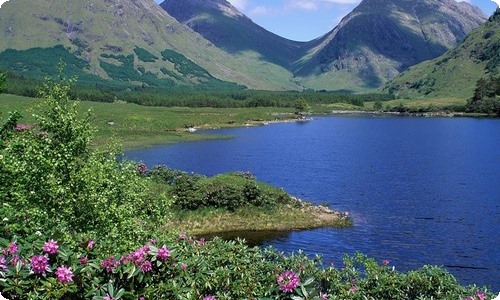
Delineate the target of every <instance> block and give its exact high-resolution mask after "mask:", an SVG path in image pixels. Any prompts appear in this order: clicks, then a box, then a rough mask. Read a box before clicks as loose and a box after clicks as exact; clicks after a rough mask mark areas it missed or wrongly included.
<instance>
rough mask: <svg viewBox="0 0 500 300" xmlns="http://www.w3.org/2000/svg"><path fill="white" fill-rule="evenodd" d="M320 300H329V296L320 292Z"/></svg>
mask: <svg viewBox="0 0 500 300" xmlns="http://www.w3.org/2000/svg"><path fill="white" fill-rule="evenodd" d="M319 299H321V300H328V294H326V293H323V292H319Z"/></svg>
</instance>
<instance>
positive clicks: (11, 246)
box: [2, 242, 19, 256]
mask: <svg viewBox="0 0 500 300" xmlns="http://www.w3.org/2000/svg"><path fill="white" fill-rule="evenodd" d="M18 250H19V248H18V247H17V244H16V243H15V242H12V243H10V244H9V247H7V248H5V249H3V251H2V252H3V254H4V255H6V256H7V255H12V254H16V253H17V251H18Z"/></svg>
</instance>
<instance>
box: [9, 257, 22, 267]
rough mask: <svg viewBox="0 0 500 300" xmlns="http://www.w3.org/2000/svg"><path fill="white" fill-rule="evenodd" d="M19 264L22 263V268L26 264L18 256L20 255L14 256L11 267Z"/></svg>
mask: <svg viewBox="0 0 500 300" xmlns="http://www.w3.org/2000/svg"><path fill="white" fill-rule="evenodd" d="M18 262H20V263H21V266H23V265H24V262H23V261H22V260H21V258H19V256H18V255H14V256H13V257H12V260H11V261H10V265H11V266H15V265H17V263H18Z"/></svg>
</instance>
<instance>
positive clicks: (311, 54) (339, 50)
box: [294, 0, 486, 88]
mask: <svg viewBox="0 0 500 300" xmlns="http://www.w3.org/2000/svg"><path fill="white" fill-rule="evenodd" d="M484 21H486V16H484V15H483V14H482V12H481V11H480V10H479V9H478V8H476V7H473V6H471V5H470V4H468V3H466V2H456V1H454V0H363V1H362V2H361V3H360V4H359V6H358V7H356V8H355V9H354V10H353V11H352V12H351V13H350V14H348V15H347V16H346V17H345V18H344V19H343V20H342V21H341V22H340V24H339V25H338V26H337V27H336V28H335V29H333V30H332V31H331V32H330V33H328V34H326V35H325V36H323V37H321V38H320V39H318V40H317V45H316V46H315V47H313V48H311V49H310V50H309V51H308V53H307V54H306V55H305V56H304V57H303V58H301V59H300V60H298V61H297V62H296V64H295V66H294V72H295V74H297V75H300V76H303V77H305V78H312V79H314V80H315V81H316V82H325V81H326V82H328V81H330V82H331V85H330V86H332V87H334V86H336V85H338V84H341V85H343V86H344V87H345V84H346V83H354V85H355V86H358V88H376V87H378V86H380V85H382V84H384V83H385V82H386V81H387V80H390V79H392V78H394V77H395V76H397V75H398V74H399V73H400V72H402V71H404V70H406V69H407V68H408V67H410V66H412V65H415V64H417V63H420V62H422V61H424V60H428V59H432V58H435V57H437V56H439V55H441V54H442V53H444V52H445V51H446V50H448V49H450V48H451V47H454V46H455V45H456V44H457V43H458V42H460V41H461V40H462V38H463V37H464V36H465V35H466V34H467V33H468V32H470V31H471V30H472V29H474V28H476V27H477V26H479V25H480V24H482V23H483V22H484ZM334 79H336V80H337V81H336V82H335V81H334Z"/></svg>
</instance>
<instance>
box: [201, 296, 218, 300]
mask: <svg viewBox="0 0 500 300" xmlns="http://www.w3.org/2000/svg"><path fill="white" fill-rule="evenodd" d="M203 300H217V298H215V297H214V296H205V297H204V298H203Z"/></svg>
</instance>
